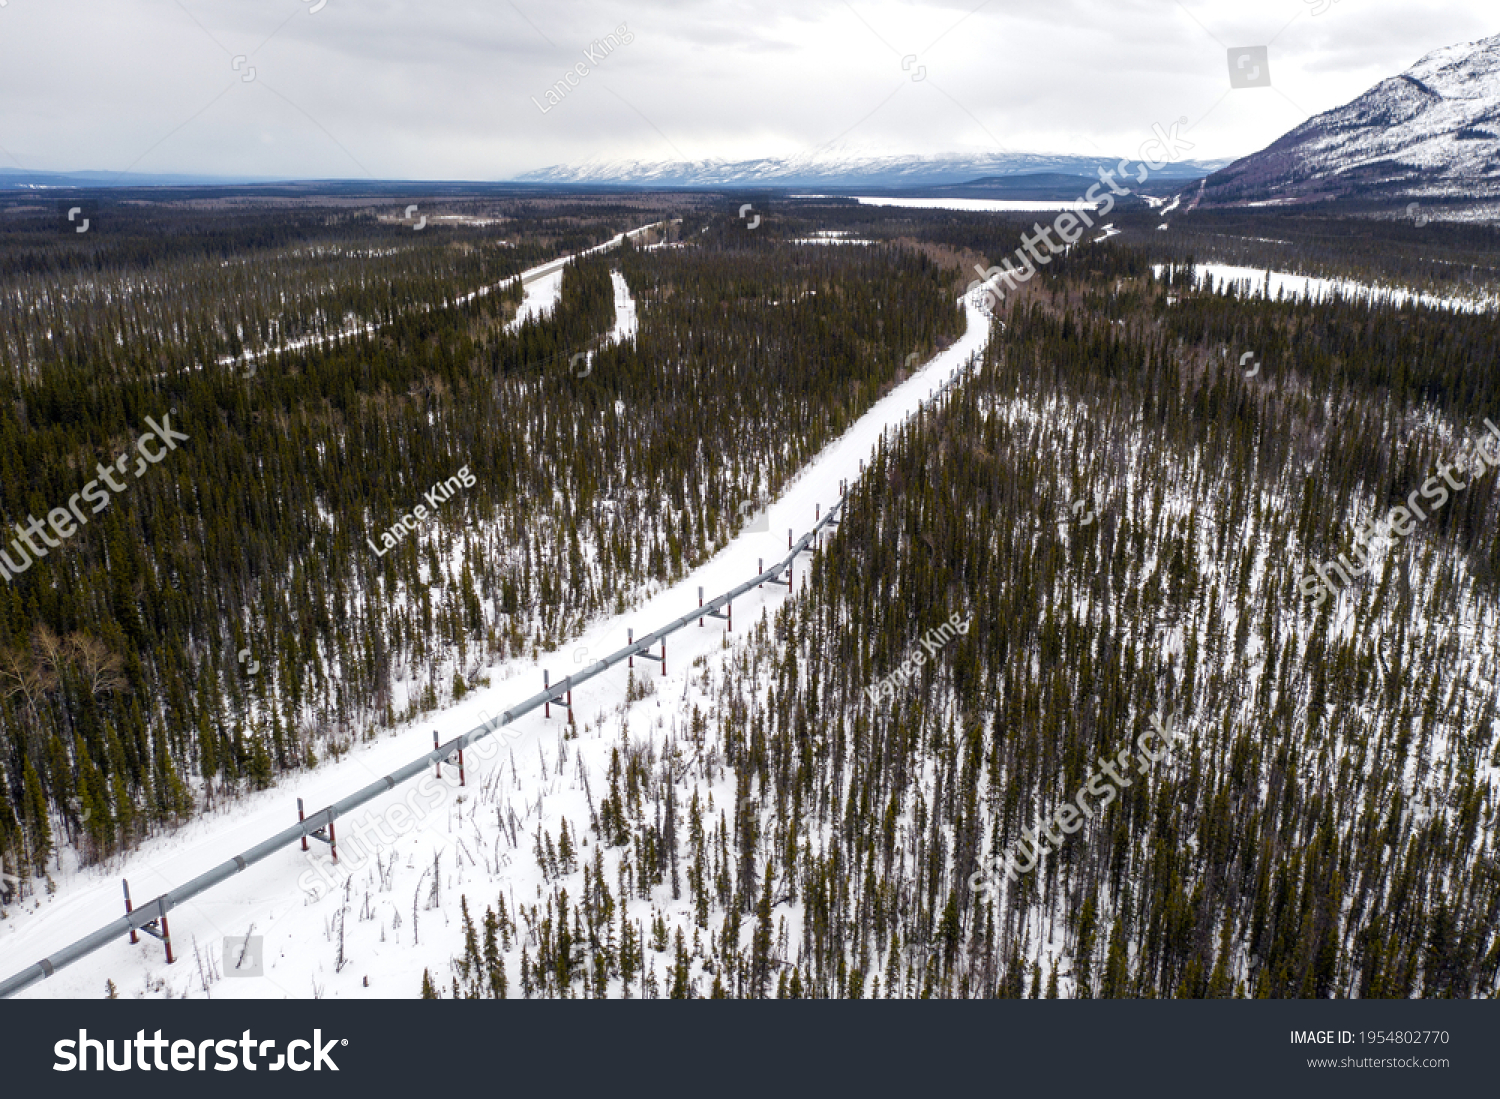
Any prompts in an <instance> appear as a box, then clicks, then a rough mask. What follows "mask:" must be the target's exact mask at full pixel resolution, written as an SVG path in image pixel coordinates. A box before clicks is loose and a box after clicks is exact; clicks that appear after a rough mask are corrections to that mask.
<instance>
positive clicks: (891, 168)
mask: <svg viewBox="0 0 1500 1099" xmlns="http://www.w3.org/2000/svg"><path fill="white" fill-rule="evenodd" d="M1119 159H1120V158H1118V157H1113V158H1112V157H1101V156H1070V155H1066V154H1046V153H988V152H979V153H943V154H937V155H932V156H923V155H916V154H884V155H882V154H871V153H864V152H858V151H851V150H831V151H826V150H825V151H817V152H813V153H799V154H797V155H796V156H790V157H762V158H758V159H754V160H722V159H717V158H711V159H707V160H680V161H644V160H592V161H586V162H584V163H582V164H577V165H566V164H556V165H553V166H552V167H550V168H541V169H538V170H536V171H533V172H527V173H525V174H523V175H520V176H517V177H516V182H524V183H550V184H571V185H575V186H576V185H582V184H594V185H611V186H627V187H683V188H697V187H703V188H711V187H757V186H758V187H819V188H835V189H842V190H847V189H850V188H859V187H879V188H909V187H941V186H953V185H957V184H968V183H973V182H975V181H978V180H982V179H984V180H987V182H990V183H993V179H990V178H988V177H996V176H1014V175H1038V176H1039V175H1054V176H1074V177H1093V178H1097V176H1096V171H1097V169H1099V168H1114V167H1115V165H1116V164H1117V163H1118V161H1119ZM1127 159H1129V158H1127ZM1226 163H1228V161H1227V160H1211V161H1182V162H1179V163H1176V164H1169V165H1167V166H1166V167H1164V168H1162V169H1161V170H1160V171H1159V172H1156V173H1153V174H1154V175H1155V176H1157V177H1160V178H1166V179H1179V180H1194V179H1200V178H1202V177H1203V176H1206V175H1208V174H1209V173H1210V172H1212V171H1214V170H1215V169H1217V168H1219V167H1221V166H1223V165H1224V164H1226Z"/></svg>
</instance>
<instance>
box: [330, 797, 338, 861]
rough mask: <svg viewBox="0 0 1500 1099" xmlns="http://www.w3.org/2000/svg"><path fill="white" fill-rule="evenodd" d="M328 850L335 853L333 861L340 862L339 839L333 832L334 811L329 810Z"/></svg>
mask: <svg viewBox="0 0 1500 1099" xmlns="http://www.w3.org/2000/svg"><path fill="white" fill-rule="evenodd" d="M328 849H329V850H330V851H332V852H333V861H334V862H338V861H339V837H338V835H337V834H336V833H335V832H334V830H333V810H332V809H330V810H328Z"/></svg>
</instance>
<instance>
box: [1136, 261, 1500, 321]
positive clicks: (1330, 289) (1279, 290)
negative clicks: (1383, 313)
mask: <svg viewBox="0 0 1500 1099" xmlns="http://www.w3.org/2000/svg"><path fill="white" fill-rule="evenodd" d="M1151 270H1152V273H1153V274H1155V275H1156V277H1157V278H1161V277H1162V272H1163V271H1164V270H1165V265H1164V264H1160V263H1157V264H1153V265H1152V268H1151ZM1194 271H1195V277H1196V280H1197V286H1198V288H1199V289H1208V288H1210V285H1211V287H1212V289H1213V290H1214V291H1216V292H1218V293H1221V294H1222V293H1227V292H1228V290H1229V288H1230V287H1231V286H1233V285H1235V284H1238V285H1239V289H1240V292H1241V293H1247V294H1250V295H1252V296H1255V297H1269V298H1271V299H1272V300H1275V299H1277V298H1282V297H1285V298H1308V299H1310V300H1312V301H1322V300H1324V299H1326V298H1330V297H1332V296H1334V295H1335V294H1337V295H1339V296H1340V297H1344V298H1364V299H1367V300H1369V301H1371V302H1377V301H1390V302H1393V303H1394V304H1396V305H1405V304H1406V303H1408V302H1416V303H1418V304H1420V305H1422V306H1424V307H1426V308H1428V309H1453V310H1456V311H1458V312H1460V313H1479V312H1489V311H1491V310H1493V309H1494V308H1495V306H1496V298H1495V296H1494V295H1492V294H1487V295H1484V296H1483V297H1476V298H1456V297H1442V296H1439V295H1437V294H1430V293H1428V292H1427V291H1425V290H1423V291H1417V290H1409V289H1405V288H1403V287H1399V286H1375V285H1372V284H1370V283H1364V282H1355V281H1354V280H1353V279H1324V278H1317V277H1315V276H1313V275H1294V274H1290V273H1289V272H1286V271H1271V272H1269V273H1268V272H1267V271H1266V269H1265V268H1264V267H1237V266H1234V265H1233V264H1227V263H1200V264H1198V265H1197V266H1196V267H1195V268H1194ZM1210 280H1212V281H1211V283H1210Z"/></svg>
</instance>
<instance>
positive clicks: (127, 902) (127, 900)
mask: <svg viewBox="0 0 1500 1099" xmlns="http://www.w3.org/2000/svg"><path fill="white" fill-rule="evenodd" d="M120 884H122V885H123V886H125V915H127V916H128V915H130V914H131V913H132V912H134V911H135V906H134V905H132V904H131V903H130V879H129V878H121V879H120ZM130 941H131V942H133V943H138V942H140V941H141V940H140V936H138V935H137V934H136V933H135V928H131V929H130Z"/></svg>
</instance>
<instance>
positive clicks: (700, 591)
mask: <svg viewBox="0 0 1500 1099" xmlns="http://www.w3.org/2000/svg"><path fill="white" fill-rule="evenodd" d="M698 609H699V610H700V611H701V610H702V609H703V585H702V584H699V585H698ZM698 628H699V629H700V630H701V629H702V628H703V616H702V615H701V614H700V615H699V616H698Z"/></svg>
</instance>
